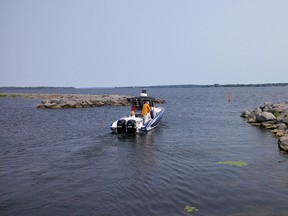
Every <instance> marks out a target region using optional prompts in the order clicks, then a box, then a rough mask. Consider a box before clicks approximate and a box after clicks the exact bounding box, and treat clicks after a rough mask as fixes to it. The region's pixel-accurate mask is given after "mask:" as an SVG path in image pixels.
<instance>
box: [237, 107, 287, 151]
mask: <svg viewBox="0 0 288 216" xmlns="http://www.w3.org/2000/svg"><path fill="white" fill-rule="evenodd" d="M241 117H243V118H246V120H247V122H248V123H250V124H252V125H253V126H258V127H262V128H266V129H268V130H270V131H271V132H272V133H274V134H275V136H276V137H278V146H279V148H280V149H282V150H284V151H288V102H279V103H265V104H264V105H263V106H260V107H258V108H255V109H254V110H245V111H244V112H242V113H241Z"/></svg>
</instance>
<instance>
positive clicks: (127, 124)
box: [110, 89, 165, 134]
mask: <svg viewBox="0 0 288 216" xmlns="http://www.w3.org/2000/svg"><path fill="white" fill-rule="evenodd" d="M128 100H129V102H130V103H131V105H132V106H131V110H132V111H133V114H132V115H129V116H124V117H122V118H120V119H118V120H117V121H115V122H113V123H112V124H111V126H110V128H111V130H112V132H113V133H118V134H135V133H146V132H148V131H151V130H153V129H154V128H156V127H157V126H158V125H159V123H160V122H161V119H162V117H163V114H164V112H165V109H164V108H163V107H154V103H153V102H154V100H155V98H154V97H148V95H147V91H146V90H145V89H144V90H142V93H141V94H140V97H134V98H130V99H128ZM147 101H148V102H149V105H150V111H149V114H150V115H147V117H145V119H144V116H143V114H142V109H143V106H144V104H145V103H146V102H147ZM134 114H135V115H134Z"/></svg>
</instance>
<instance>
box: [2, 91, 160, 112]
mask: <svg viewBox="0 0 288 216" xmlns="http://www.w3.org/2000/svg"><path fill="white" fill-rule="evenodd" d="M133 97H134V96H129V95H110V94H109V95H108V94H104V95H94V94H46V93H0V98H27V99H38V100H42V101H41V103H40V104H38V105H37V108H41V109H45V108H48V109H61V108H88V107H100V106H129V105H131V104H130V103H129V101H128V99H129V98H133ZM154 102H155V103H162V104H163V103H165V101H164V100H159V99H155V101H154Z"/></svg>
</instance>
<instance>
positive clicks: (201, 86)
mask: <svg viewBox="0 0 288 216" xmlns="http://www.w3.org/2000/svg"><path fill="white" fill-rule="evenodd" d="M274 86H288V83H264V84H213V85H195V84H184V85H154V86H130V87H129V88H211V87H213V88H215V87H216V88H217V87H274ZM116 88H128V87H116Z"/></svg>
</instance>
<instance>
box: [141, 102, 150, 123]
mask: <svg viewBox="0 0 288 216" xmlns="http://www.w3.org/2000/svg"><path fill="white" fill-rule="evenodd" d="M142 114H143V119H144V124H145V123H146V122H147V121H148V120H149V119H150V106H149V101H146V102H145V104H144V105H143V108H142Z"/></svg>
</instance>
